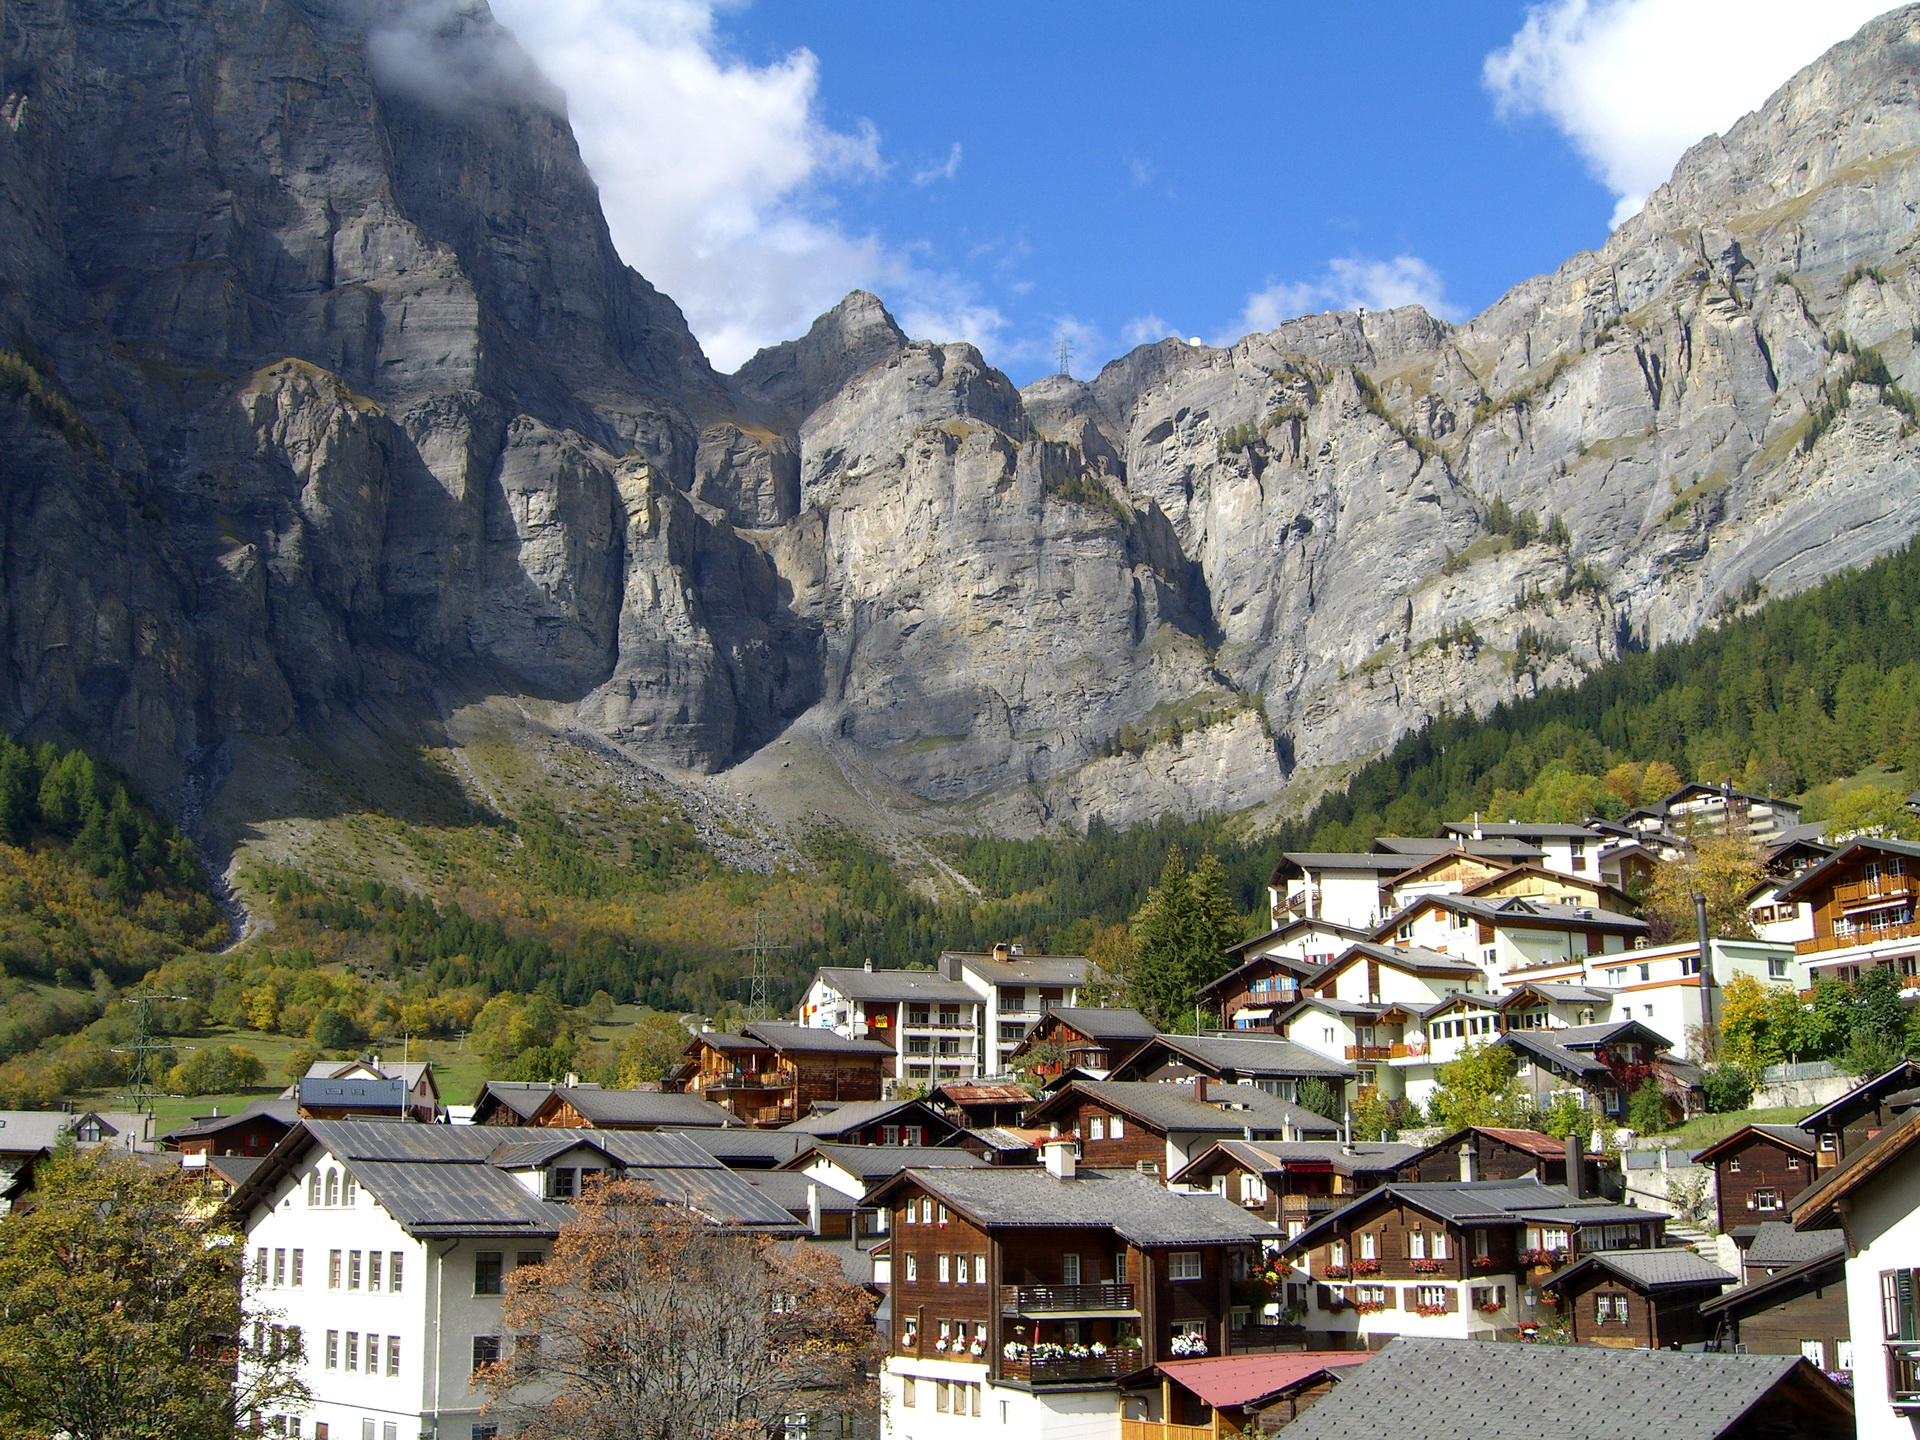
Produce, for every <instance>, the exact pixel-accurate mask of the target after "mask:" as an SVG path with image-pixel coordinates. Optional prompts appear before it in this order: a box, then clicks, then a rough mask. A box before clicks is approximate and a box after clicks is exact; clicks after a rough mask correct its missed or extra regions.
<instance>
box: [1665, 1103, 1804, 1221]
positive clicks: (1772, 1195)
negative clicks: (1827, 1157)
mask: <svg viewBox="0 0 1920 1440" xmlns="http://www.w3.org/2000/svg"><path fill="white" fill-rule="evenodd" d="M1815 1143H1816V1142H1815V1141H1814V1138H1813V1136H1812V1135H1810V1134H1808V1133H1807V1132H1806V1131H1805V1130H1802V1129H1801V1128H1800V1127H1799V1126H1797V1125H1746V1126H1743V1127H1741V1128H1740V1129H1738V1130H1736V1131H1734V1132H1733V1134H1731V1135H1729V1136H1727V1138H1726V1139H1724V1140H1721V1141H1719V1142H1718V1143H1717V1144H1713V1145H1709V1146H1708V1147H1707V1148H1706V1149H1704V1150H1702V1151H1701V1152H1700V1153H1699V1154H1697V1155H1695V1156H1694V1157H1693V1163H1694V1164H1696V1165H1710V1166H1712V1167H1713V1184H1714V1197H1715V1205H1716V1207H1717V1215H1718V1219H1719V1228H1720V1230H1721V1232H1722V1233H1731V1232H1732V1231H1734V1230H1736V1229H1739V1228H1741V1227H1744V1226H1753V1225H1757V1224H1759V1223H1760V1222H1761V1221H1763V1220H1781V1219H1784V1218H1786V1213H1787V1204H1788V1202H1789V1201H1791V1200H1792V1199H1793V1198H1794V1197H1795V1196H1796V1195H1798V1194H1799V1193H1800V1192H1801V1191H1802V1190H1804V1189H1806V1188H1807V1186H1809V1185H1811V1184H1812V1183H1813V1177H1814V1153H1815V1150H1814V1147H1815Z"/></svg>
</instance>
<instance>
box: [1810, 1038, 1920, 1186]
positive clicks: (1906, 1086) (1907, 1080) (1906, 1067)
mask: <svg viewBox="0 0 1920 1440" xmlns="http://www.w3.org/2000/svg"><path fill="white" fill-rule="evenodd" d="M1916 1085H1920V1060H1902V1061H1901V1062H1900V1063H1899V1064H1898V1065H1896V1066H1894V1067H1893V1068H1892V1069H1891V1070H1889V1071H1887V1073H1886V1074H1884V1075H1876V1076H1874V1077H1873V1079H1871V1080H1868V1081H1865V1082H1864V1083H1862V1084H1859V1085H1856V1086H1855V1087H1854V1088H1853V1089H1851V1090H1849V1091H1848V1092H1847V1093H1846V1094H1845V1095H1842V1096H1841V1097H1840V1098H1839V1099H1838V1100H1835V1101H1834V1102H1833V1103H1832V1104H1831V1105H1828V1106H1825V1107H1824V1108H1822V1109H1819V1110H1816V1111H1814V1112H1813V1114H1811V1115H1808V1116H1807V1117H1805V1118H1804V1119H1802V1120H1801V1121H1799V1122H1798V1125H1797V1127H1796V1128H1798V1129H1800V1130H1804V1131H1805V1132H1806V1133H1807V1135H1808V1136H1809V1137H1810V1138H1811V1140H1812V1143H1813V1148H1814V1164H1815V1168H1816V1169H1820V1170H1831V1169H1832V1168H1834V1167H1835V1166H1836V1165H1839V1164H1840V1163H1841V1162H1842V1161H1844V1160H1846V1159H1847V1158H1848V1157H1849V1156H1851V1155H1853V1154H1855V1153H1857V1152H1858V1151H1859V1150H1861V1149H1862V1148H1864V1147H1865V1145H1866V1144H1867V1142H1868V1141H1869V1140H1872V1139H1873V1138H1874V1137H1875V1136H1876V1135H1878V1134H1879V1133H1880V1132H1881V1131H1882V1130H1884V1129H1886V1128H1887V1126H1889V1125H1891V1124H1893V1123H1894V1122H1895V1121H1896V1120H1897V1119H1899V1117H1900V1114H1901V1110H1904V1108H1905V1107H1904V1106H1903V1107H1901V1110H1896V1109H1894V1108H1893V1106H1892V1105H1891V1104H1890V1103H1889V1102H1890V1100H1891V1099H1892V1097H1894V1096H1896V1095H1901V1094H1903V1093H1904V1092H1905V1091H1908V1090H1911V1089H1912V1088H1913V1087H1914V1086H1916Z"/></svg>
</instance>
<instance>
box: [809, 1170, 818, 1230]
mask: <svg viewBox="0 0 1920 1440" xmlns="http://www.w3.org/2000/svg"><path fill="white" fill-rule="evenodd" d="M807 1228H808V1229H809V1230H811V1231H812V1232H813V1233H814V1234H815V1235H818V1234H819V1233H820V1186H819V1183H818V1182H817V1181H813V1180H809V1181H808V1182H807Z"/></svg>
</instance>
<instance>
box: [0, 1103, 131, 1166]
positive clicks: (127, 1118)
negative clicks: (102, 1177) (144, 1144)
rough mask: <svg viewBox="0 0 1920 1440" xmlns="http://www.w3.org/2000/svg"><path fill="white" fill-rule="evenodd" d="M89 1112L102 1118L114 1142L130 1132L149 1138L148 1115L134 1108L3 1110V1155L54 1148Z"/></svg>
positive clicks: (0, 1137)
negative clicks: (133, 1109) (135, 1110)
mask: <svg viewBox="0 0 1920 1440" xmlns="http://www.w3.org/2000/svg"><path fill="white" fill-rule="evenodd" d="M89 1116H91V1117H92V1118H94V1119H96V1120H98V1121H99V1122H100V1126H101V1130H102V1133H103V1134H104V1135H105V1136H106V1137H107V1140H108V1141H109V1142H111V1143H116V1144H119V1143H121V1142H122V1141H123V1137H125V1136H127V1135H132V1136H133V1137H134V1139H135V1141H137V1142H140V1141H144V1140H145V1137H146V1116H144V1115H141V1114H138V1113H137V1112H134V1111H131V1110H0V1155H33V1154H37V1153H38V1152H40V1151H42V1150H51V1149H52V1148H53V1147H54V1146H55V1145H57V1144H58V1143H59V1141H60V1137H61V1136H62V1135H64V1134H66V1133H67V1130H68V1129H69V1128H70V1127H72V1126H75V1125H78V1124H79V1123H80V1122H81V1121H82V1120H85V1119H87V1118H88V1117H89ZM123 1148H124V1146H123Z"/></svg>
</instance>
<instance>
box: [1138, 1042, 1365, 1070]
mask: <svg viewBox="0 0 1920 1440" xmlns="http://www.w3.org/2000/svg"><path fill="white" fill-rule="evenodd" d="M1155 1039H1156V1041H1157V1043H1159V1044H1161V1045H1164V1046H1165V1047H1166V1048H1167V1049H1168V1050H1170V1051H1172V1052H1173V1053H1174V1054H1176V1055H1184V1056H1187V1057H1189V1058H1191V1059H1194V1060H1198V1061H1199V1062H1200V1063H1201V1064H1202V1065H1205V1066H1207V1067H1209V1068H1211V1069H1213V1070H1214V1071H1216V1072H1225V1071H1229V1070H1230V1071H1232V1072H1234V1073H1235V1074H1238V1075H1267V1076H1281V1075H1326V1076H1332V1077H1335V1078H1338V1079H1346V1078H1347V1077H1349V1076H1351V1075H1352V1074H1353V1069H1352V1067H1351V1066H1347V1065H1343V1064H1341V1063H1340V1062H1339V1061H1338V1060H1334V1059H1331V1058H1329V1057H1328V1056H1325V1055H1322V1054H1320V1053H1319V1052H1318V1051H1317V1050H1309V1049H1307V1047H1306V1046H1304V1045H1298V1044H1295V1043H1294V1042H1293V1041H1291V1040H1283V1039H1281V1038H1280V1037H1278V1036H1276V1035H1160V1036H1157V1037H1155ZM1145 1049H1146V1047H1144V1046H1143V1047H1142V1049H1141V1051H1140V1052H1137V1053H1136V1054H1135V1056H1134V1060H1138V1058H1139V1055H1140V1054H1141V1053H1144V1052H1145ZM1133 1063H1134V1061H1129V1062H1128V1064H1129V1065H1131V1064H1133Z"/></svg>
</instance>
